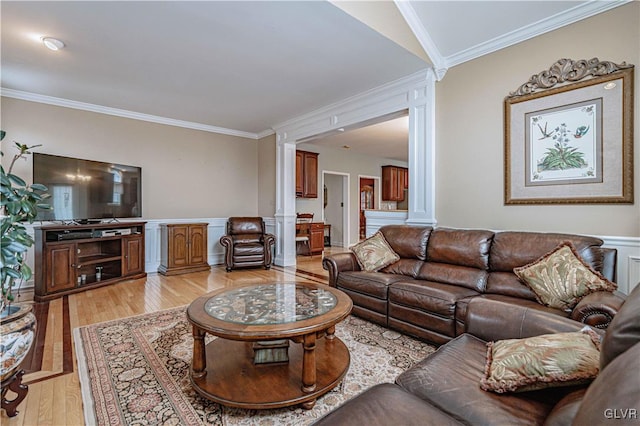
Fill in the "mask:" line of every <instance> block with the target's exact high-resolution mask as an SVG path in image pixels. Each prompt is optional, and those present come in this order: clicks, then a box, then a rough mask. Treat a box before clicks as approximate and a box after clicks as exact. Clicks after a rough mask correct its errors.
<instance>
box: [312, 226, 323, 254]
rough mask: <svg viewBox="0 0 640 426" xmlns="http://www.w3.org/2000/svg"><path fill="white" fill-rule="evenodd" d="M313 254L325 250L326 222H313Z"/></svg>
mask: <svg viewBox="0 0 640 426" xmlns="http://www.w3.org/2000/svg"><path fill="white" fill-rule="evenodd" d="M310 248H311V254H320V253H322V252H323V250H324V223H323V222H313V223H312V224H311V241H310Z"/></svg>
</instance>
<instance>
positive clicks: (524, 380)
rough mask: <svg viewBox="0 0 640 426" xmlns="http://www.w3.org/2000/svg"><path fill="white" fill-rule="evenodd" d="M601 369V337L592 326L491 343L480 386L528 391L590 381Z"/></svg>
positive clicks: (494, 389) (493, 389)
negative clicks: (567, 331)
mask: <svg viewBox="0 0 640 426" xmlns="http://www.w3.org/2000/svg"><path fill="white" fill-rule="evenodd" d="M599 370H600V336H599V335H598V334H597V333H596V332H594V331H593V330H592V329H590V328H589V327H585V328H583V329H582V331H576V332H571V333H555V334H544V335H541V336H535V337H529V338H526V339H507V340H498V341H495V342H489V343H487V361H486V365H485V371H484V377H483V378H482V380H481V381H480V387H481V388H482V389H483V390H485V391H493V392H496V393H505V392H524V391H532V390H537V389H543V388H548V387H559V386H571V385H576V384H581V383H587V382H589V381H591V380H593V379H595V378H596V376H597V375H598V372H599Z"/></svg>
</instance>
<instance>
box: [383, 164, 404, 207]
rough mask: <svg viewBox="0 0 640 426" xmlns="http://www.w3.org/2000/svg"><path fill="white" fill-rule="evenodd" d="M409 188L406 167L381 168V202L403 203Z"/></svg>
mask: <svg viewBox="0 0 640 426" xmlns="http://www.w3.org/2000/svg"><path fill="white" fill-rule="evenodd" d="M408 188H409V170H408V169H407V168H406V167H398V166H382V200H383V201H404V193H405V189H408Z"/></svg>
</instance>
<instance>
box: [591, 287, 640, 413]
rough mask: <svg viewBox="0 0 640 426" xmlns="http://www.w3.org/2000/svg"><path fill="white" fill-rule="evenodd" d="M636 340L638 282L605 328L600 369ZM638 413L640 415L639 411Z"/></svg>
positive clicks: (639, 332)
mask: <svg viewBox="0 0 640 426" xmlns="http://www.w3.org/2000/svg"><path fill="white" fill-rule="evenodd" d="M638 342H640V284H638V285H636V287H635V288H634V289H633V290H632V291H631V293H629V296H627V300H626V301H625V302H624V304H623V305H622V307H621V308H620V310H619V311H618V313H617V314H616V316H615V317H613V320H612V321H611V324H609V327H608V328H607V332H606V334H605V336H604V339H603V341H602V346H601V348H600V369H601V370H603V369H604V367H606V365H607V364H609V363H610V362H611V361H613V360H614V358H615V357H617V356H618V355H620V354H621V353H623V352H624V351H626V350H627V349H629V348H630V347H632V346H633V345H636V344H637V343H638ZM636 346H637V345H636ZM638 382H640V380H638ZM638 408H639V409H640V407H638ZM638 415H639V416H640V413H638Z"/></svg>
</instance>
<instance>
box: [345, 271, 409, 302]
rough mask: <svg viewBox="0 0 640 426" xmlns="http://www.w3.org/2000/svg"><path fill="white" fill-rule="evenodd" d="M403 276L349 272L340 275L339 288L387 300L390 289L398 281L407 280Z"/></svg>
mask: <svg viewBox="0 0 640 426" xmlns="http://www.w3.org/2000/svg"><path fill="white" fill-rule="evenodd" d="M406 279H407V277H405V276H402V275H392V274H385V273H382V272H364V271H349V272H341V273H340V275H338V282H337V284H338V288H345V289H349V290H351V291H355V292H358V293H364V294H367V295H369V296H373V297H376V298H378V299H383V300H387V297H388V287H389V285H391V284H393V283H394V282H396V281H400V280H406Z"/></svg>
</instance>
